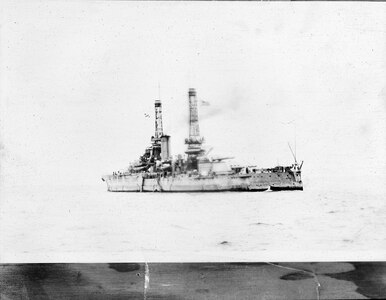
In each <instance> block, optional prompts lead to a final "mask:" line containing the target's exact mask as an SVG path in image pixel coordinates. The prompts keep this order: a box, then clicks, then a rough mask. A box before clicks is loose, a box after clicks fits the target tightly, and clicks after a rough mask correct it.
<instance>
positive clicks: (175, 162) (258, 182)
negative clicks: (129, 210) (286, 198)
mask: <svg viewBox="0 0 386 300" xmlns="http://www.w3.org/2000/svg"><path fill="white" fill-rule="evenodd" d="M188 100H189V136H188V138H186V139H185V144H186V145H187V149H186V151H185V154H184V155H181V154H179V155H177V156H175V157H174V158H172V156H171V151H170V136H169V135H165V134H164V133H163V124H162V122H163V121H162V103H161V101H160V100H156V101H155V103H154V108H155V133H154V136H152V137H151V144H150V146H149V147H148V148H146V149H145V152H144V154H143V155H141V156H140V158H139V160H138V161H135V162H133V163H132V164H131V165H130V166H129V167H128V168H127V169H126V170H124V171H118V172H113V174H111V175H106V176H103V177H102V180H103V181H106V183H107V188H108V190H109V191H112V192H155V191H159V192H205V191H212V192H213V191H266V190H268V189H271V190H273V191H279V190H302V189H303V183H302V180H301V168H302V164H303V163H302V164H300V165H299V164H298V163H297V161H296V157H295V163H294V164H292V165H291V166H277V167H274V168H265V169H264V168H257V167H252V166H239V165H236V166H235V165H229V164H228V163H227V160H228V159H229V157H223V158H211V157H209V155H208V154H209V152H210V150H209V151H207V150H205V149H204V148H203V143H204V138H203V137H202V136H201V135H200V127H199V115H198V107H197V98H196V91H195V89H193V88H191V89H189V92H188ZM291 151H292V150H291Z"/></svg>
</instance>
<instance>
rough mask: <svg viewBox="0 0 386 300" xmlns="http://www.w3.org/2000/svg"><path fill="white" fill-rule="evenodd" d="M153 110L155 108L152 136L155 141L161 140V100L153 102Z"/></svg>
mask: <svg viewBox="0 0 386 300" xmlns="http://www.w3.org/2000/svg"><path fill="white" fill-rule="evenodd" d="M154 108H155V135H154V138H155V139H156V140H159V139H161V136H163V128H162V104H161V100H155V103H154Z"/></svg>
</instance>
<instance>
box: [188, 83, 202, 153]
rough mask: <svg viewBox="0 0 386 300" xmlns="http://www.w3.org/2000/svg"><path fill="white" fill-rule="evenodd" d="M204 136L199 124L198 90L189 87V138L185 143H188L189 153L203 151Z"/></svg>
mask: <svg viewBox="0 0 386 300" xmlns="http://www.w3.org/2000/svg"><path fill="white" fill-rule="evenodd" d="M202 143H203V138H202V137H200V126H199V124H198V110H197V98H196V90H195V89H193V88H190V89H189V138H187V139H185V144H187V145H188V150H187V151H186V153H188V154H198V153H200V152H202V151H203V150H202V149H201V144H202Z"/></svg>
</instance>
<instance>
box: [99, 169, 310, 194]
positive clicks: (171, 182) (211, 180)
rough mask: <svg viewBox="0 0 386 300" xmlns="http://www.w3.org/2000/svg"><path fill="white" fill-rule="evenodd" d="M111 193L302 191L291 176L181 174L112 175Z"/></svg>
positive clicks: (106, 177)
mask: <svg viewBox="0 0 386 300" xmlns="http://www.w3.org/2000/svg"><path fill="white" fill-rule="evenodd" d="M102 179H103V180H104V181H105V182H106V183H107V189H108V191H110V192H225V191H238V192H240V191H246V192H262V191H267V190H268V189H271V190H273V191H279V190H295V189H296V190H301V189H303V186H302V184H301V183H298V182H294V181H295V179H294V176H293V174H291V172H281V173H252V174H243V175H214V176H199V175H196V176H188V175H186V174H179V175H175V176H167V177H162V176H160V175H157V176H153V178H149V177H148V176H146V175H145V176H143V175H142V174H129V175H108V176H104V177H103V178H102Z"/></svg>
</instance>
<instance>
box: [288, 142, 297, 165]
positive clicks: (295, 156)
mask: <svg viewBox="0 0 386 300" xmlns="http://www.w3.org/2000/svg"><path fill="white" fill-rule="evenodd" d="M288 147H289V148H290V150H291V153H292V156H293V157H294V160H295V163H296V164H297V163H298V162H297V160H296V155H295V154H294V152H293V151H292V148H291V145H290V143H289V142H288Z"/></svg>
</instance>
